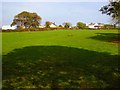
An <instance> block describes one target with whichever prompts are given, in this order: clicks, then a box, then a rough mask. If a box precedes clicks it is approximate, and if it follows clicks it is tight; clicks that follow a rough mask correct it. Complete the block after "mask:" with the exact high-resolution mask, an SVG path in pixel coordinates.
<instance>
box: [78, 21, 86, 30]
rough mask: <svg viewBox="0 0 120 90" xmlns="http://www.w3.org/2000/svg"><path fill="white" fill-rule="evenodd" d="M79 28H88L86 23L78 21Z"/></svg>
mask: <svg viewBox="0 0 120 90" xmlns="http://www.w3.org/2000/svg"><path fill="white" fill-rule="evenodd" d="M76 26H77V27H78V28H79V29H85V28H87V27H86V25H85V23H82V22H78V23H77V25H76Z"/></svg>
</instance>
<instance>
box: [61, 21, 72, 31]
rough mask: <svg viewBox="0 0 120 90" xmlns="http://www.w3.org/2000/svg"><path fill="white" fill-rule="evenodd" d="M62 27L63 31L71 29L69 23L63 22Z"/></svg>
mask: <svg viewBox="0 0 120 90" xmlns="http://www.w3.org/2000/svg"><path fill="white" fill-rule="evenodd" d="M63 25H64V28H65V29H68V28H70V27H71V23H69V22H65V23H63Z"/></svg>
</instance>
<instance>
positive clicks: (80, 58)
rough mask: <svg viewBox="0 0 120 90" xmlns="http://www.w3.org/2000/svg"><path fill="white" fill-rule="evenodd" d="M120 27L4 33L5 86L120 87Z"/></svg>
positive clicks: (3, 81)
mask: <svg viewBox="0 0 120 90" xmlns="http://www.w3.org/2000/svg"><path fill="white" fill-rule="evenodd" d="M118 37H119V34H118V31H117V30H54V31H41V32H9V33H8V32H5V33H2V65H3V66H2V69H3V77H2V79H3V80H2V85H3V88H16V89H18V88H49V89H53V88H77V89H80V88H120V86H119V84H120V83H119V81H120V73H119V67H120V65H119V64H118V63H120V61H119V60H118V58H119V57H120V55H119V52H118V47H119V45H120V44H118V43H116V42H117V41H118Z"/></svg>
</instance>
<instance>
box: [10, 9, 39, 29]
mask: <svg viewBox="0 0 120 90" xmlns="http://www.w3.org/2000/svg"><path fill="white" fill-rule="evenodd" d="M40 21H41V17H40V16H38V15H37V13H30V12H27V11H23V12H21V13H19V14H17V15H16V16H15V17H14V19H13V22H12V24H11V26H13V25H17V26H18V27H25V28H30V27H35V28H36V27H38V26H39V24H40Z"/></svg>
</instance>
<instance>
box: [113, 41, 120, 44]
mask: <svg viewBox="0 0 120 90" xmlns="http://www.w3.org/2000/svg"><path fill="white" fill-rule="evenodd" d="M112 43H113V44H117V45H120V41H113V42H112Z"/></svg>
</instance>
